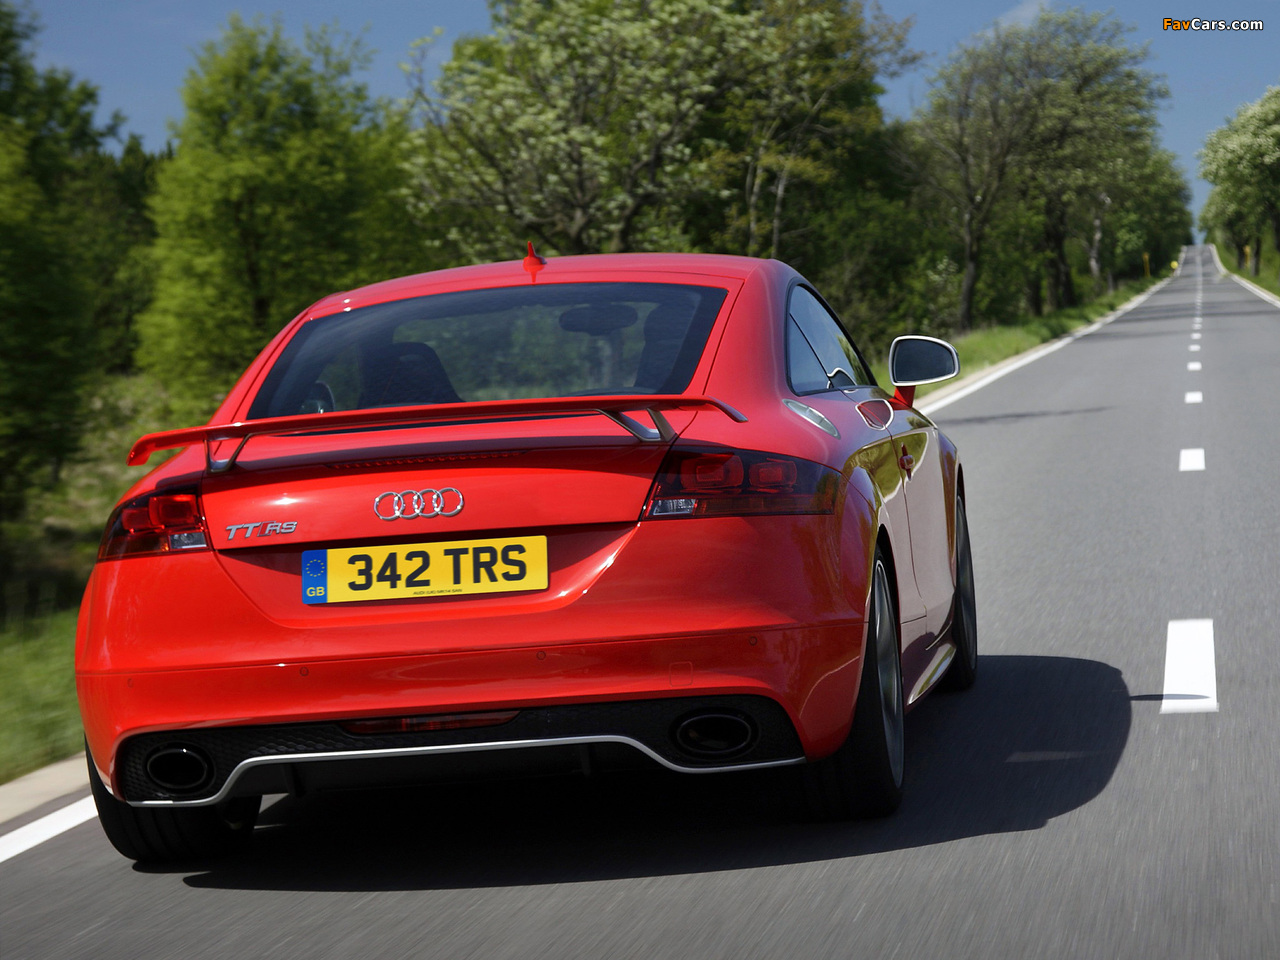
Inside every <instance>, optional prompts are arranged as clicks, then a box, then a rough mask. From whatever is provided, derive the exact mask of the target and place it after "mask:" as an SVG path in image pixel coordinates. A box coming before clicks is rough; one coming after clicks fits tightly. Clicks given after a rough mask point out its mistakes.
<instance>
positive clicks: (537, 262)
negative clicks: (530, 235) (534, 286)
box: [524, 240, 547, 283]
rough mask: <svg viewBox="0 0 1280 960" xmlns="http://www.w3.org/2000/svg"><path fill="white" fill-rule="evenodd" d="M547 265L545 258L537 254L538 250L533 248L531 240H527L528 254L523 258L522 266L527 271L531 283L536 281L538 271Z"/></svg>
mask: <svg viewBox="0 0 1280 960" xmlns="http://www.w3.org/2000/svg"><path fill="white" fill-rule="evenodd" d="M546 265H547V258H546V257H540V256H538V251H537V250H534V249H533V241H532V240H530V241H529V255H528V256H526V257H525V258H524V268H525V270H526V271H528V273H529V280H530V281H531V282H533V283H537V282H538V271H539V270H541V269H542V268H543V267H545V266H546Z"/></svg>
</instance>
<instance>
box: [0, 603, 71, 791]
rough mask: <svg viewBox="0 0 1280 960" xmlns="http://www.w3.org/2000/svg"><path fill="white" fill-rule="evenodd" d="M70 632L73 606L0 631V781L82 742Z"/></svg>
mask: <svg viewBox="0 0 1280 960" xmlns="http://www.w3.org/2000/svg"><path fill="white" fill-rule="evenodd" d="M75 634H76V612H75V611H74V610H63V611H60V612H58V613H53V614H49V615H48V616H44V617H40V618H35V619H31V620H27V621H24V622H21V623H17V624H14V625H11V626H8V625H7V626H6V627H5V629H4V630H3V631H0V783H4V782H6V781H8V780H12V779H13V778H15V777H20V776H22V775H23V774H24V773H29V772H30V771H32V770H38V769H39V768H40V767H43V766H45V765H46V764H49V763H53V762H54V761H55V760H62V759H63V758H65V757H69V756H71V755H72V754H74V753H77V752H78V751H80V750H81V749H83V748H84V734H83V732H82V730H81V727H80V711H79V708H78V706H77V705H76V682H75V673H74V667H73V661H74V658H75Z"/></svg>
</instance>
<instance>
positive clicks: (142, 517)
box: [98, 489, 209, 560]
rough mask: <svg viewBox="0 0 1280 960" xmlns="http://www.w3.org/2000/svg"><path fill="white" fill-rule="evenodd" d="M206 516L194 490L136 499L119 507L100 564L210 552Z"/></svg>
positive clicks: (101, 549)
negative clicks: (147, 557) (119, 559)
mask: <svg viewBox="0 0 1280 960" xmlns="http://www.w3.org/2000/svg"><path fill="white" fill-rule="evenodd" d="M208 546H209V539H208V537H207V536H206V533H205V526H204V514H203V513H202V512H201V510H200V497H199V495H198V494H197V493H196V491H195V490H194V489H184V490H167V491H165V492H164V493H149V494H147V495H146V496H142V497H135V498H134V499H132V500H129V501H127V502H125V503H122V504H120V506H118V507H116V509H115V512H114V513H112V514H111V519H110V520H108V521H107V531H106V533H105V534H103V536H102V545H101V546H99V547H98V559H99V560H111V559H114V558H117V557H137V556H144V555H146V554H154V553H179V552H182V551H184V550H201V549H207V548H208Z"/></svg>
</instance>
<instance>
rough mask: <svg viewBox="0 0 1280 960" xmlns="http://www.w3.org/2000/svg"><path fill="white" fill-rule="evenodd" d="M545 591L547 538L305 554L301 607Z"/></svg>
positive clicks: (309, 552)
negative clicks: (314, 604)
mask: <svg viewBox="0 0 1280 960" xmlns="http://www.w3.org/2000/svg"><path fill="white" fill-rule="evenodd" d="M545 589H547V538H546V537H506V538H503V539H499V540H452V541H447V542H445V543H397V544H392V545H389V546H379V547H344V548H342V549H335V550H305V551H303V554H302V602H303V603H350V602H352V601H353V600H405V599H411V598H413V597H453V596H462V595H465V594H472V593H512V592H515V591H518V590H545Z"/></svg>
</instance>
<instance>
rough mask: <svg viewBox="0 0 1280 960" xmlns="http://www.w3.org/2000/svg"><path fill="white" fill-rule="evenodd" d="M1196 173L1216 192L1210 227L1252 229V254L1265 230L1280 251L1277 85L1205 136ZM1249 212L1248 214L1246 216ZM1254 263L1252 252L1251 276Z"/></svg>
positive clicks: (1279, 90)
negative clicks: (1213, 218) (1253, 233)
mask: <svg viewBox="0 0 1280 960" xmlns="http://www.w3.org/2000/svg"><path fill="white" fill-rule="evenodd" d="M1200 175H1201V176H1202V177H1204V179H1206V180H1208V181H1209V182H1210V183H1212V184H1213V185H1214V187H1215V188H1218V189H1220V190H1221V191H1222V194H1221V195H1220V197H1219V199H1218V201H1217V203H1216V205H1215V210H1213V211H1211V214H1212V215H1213V216H1214V217H1215V219H1217V220H1218V222H1217V223H1216V224H1215V226H1218V227H1223V228H1226V229H1228V230H1232V231H1240V230H1251V231H1254V232H1255V236H1254V237H1253V244H1252V246H1253V249H1254V250H1255V251H1258V250H1259V248H1260V247H1261V240H1262V232H1263V229H1265V228H1268V227H1269V228H1270V229H1271V235H1272V240H1273V241H1274V243H1275V245H1276V249H1278V250H1280V87H1268V88H1267V92H1266V93H1264V94H1263V95H1262V96H1261V97H1260V98H1259V99H1257V100H1255V101H1253V102H1252V103H1246V104H1244V106H1242V107H1240V109H1239V110H1237V111H1236V114H1235V116H1234V117H1232V118H1231V119H1230V120H1228V121H1227V123H1226V124H1225V125H1224V126H1221V127H1219V128H1218V129H1216V130H1214V131H1213V132H1212V133H1211V134H1209V137H1208V138H1207V139H1206V140H1205V144H1204V148H1203V149H1202V150H1201V151H1200ZM1250 209H1252V210H1254V211H1255V214H1254V215H1253V216H1248V215H1247V214H1246V211H1248V210H1250ZM1228 220H1230V222H1231V224H1232V225H1231V226H1230V227H1228ZM1258 263H1259V257H1258V256H1257V254H1256V252H1255V255H1254V257H1253V272H1254V275H1255V276H1256V275H1257V273H1258Z"/></svg>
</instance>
